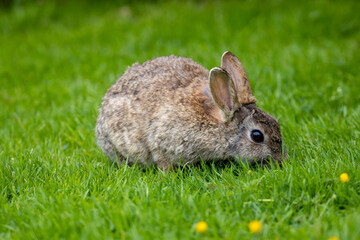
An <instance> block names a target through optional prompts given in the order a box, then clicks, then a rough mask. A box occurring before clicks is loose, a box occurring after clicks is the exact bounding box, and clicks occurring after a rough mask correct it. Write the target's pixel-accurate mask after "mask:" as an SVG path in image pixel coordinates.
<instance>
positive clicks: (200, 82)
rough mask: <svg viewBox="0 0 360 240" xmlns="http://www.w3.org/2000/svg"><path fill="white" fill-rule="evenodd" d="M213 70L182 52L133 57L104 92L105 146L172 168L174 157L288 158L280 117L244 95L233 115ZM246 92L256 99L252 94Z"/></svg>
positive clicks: (116, 154)
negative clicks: (218, 94)
mask: <svg viewBox="0 0 360 240" xmlns="http://www.w3.org/2000/svg"><path fill="white" fill-rule="evenodd" d="M235 64H236V63H235ZM218 71H219V70H218ZM220 71H224V70H221V69H220ZM224 73H225V74H227V72H226V71H225V72H224ZM210 74H211V73H209V71H208V70H206V69H205V68H203V67H202V66H200V65H199V64H197V63H195V62H194V61H193V60H191V59H188V58H183V57H176V56H168V57H159V58H156V59H153V60H150V61H147V62H145V63H144V64H142V65H140V64H137V63H136V64H134V65H133V66H132V67H130V68H129V69H128V70H127V71H126V72H125V73H124V74H123V76H121V78H120V79H119V80H118V81H117V82H116V83H115V84H114V85H112V86H111V87H110V89H109V90H108V91H107V93H106V94H105V97H104V99H103V103H102V106H101V109H100V113H99V117H98V119H97V124H96V137H97V141H98V144H99V146H100V147H101V148H102V150H103V151H104V152H105V153H106V154H108V155H109V156H110V158H111V159H112V160H113V161H118V162H120V163H121V162H124V160H125V159H128V162H129V163H135V162H139V163H140V164H142V165H144V166H146V165H153V164H155V165H157V166H158V167H161V168H163V169H165V170H167V169H168V167H169V165H170V164H172V165H178V164H180V163H181V164H185V163H193V162H196V161H199V160H200V159H203V160H210V159H228V158H231V157H233V156H234V155H239V156H240V157H241V158H242V159H245V158H248V159H249V160H250V161H253V160H254V159H255V160H259V159H265V158H268V157H270V156H272V157H274V158H276V160H277V161H279V162H281V134H280V128H279V124H278V122H277V121H276V120H275V119H274V118H273V117H271V116H269V115H267V114H266V113H264V112H262V111H261V110H260V109H259V108H257V107H256V105H255V104H244V103H242V104H241V103H240V102H238V101H237V98H236V99H235V100H232V101H233V102H232V104H233V105H234V106H236V109H233V114H232V116H230V115H228V114H225V112H226V111H227V110H226V109H220V108H219V107H218V106H217V105H218V104H215V102H214V98H213V94H214V90H213V89H212V88H211V86H209V76H210ZM232 74H234V73H232ZM231 78H234V77H231ZM233 80H234V79H233ZM246 80H247V79H246ZM230 83H231V84H232V86H235V85H236V84H238V83H236V82H234V83H232V82H230ZM230 83H229V84H230ZM231 84H230V85H229V86H231ZM221 86H222V85H221ZM248 86H250V84H248ZM233 88H234V87H233ZM234 91H235V89H234ZM237 93H238V94H239V92H238V91H237ZM247 95H248V96H247V97H246V98H247V99H251V96H252V93H251V94H250V93H247ZM239 99H241V98H239ZM220 100H221V99H220ZM252 127H257V128H260V129H261V130H262V131H263V132H264V133H265V135H266V137H265V140H266V141H265V142H264V144H258V143H254V142H252V141H251V140H250V139H249V138H248V136H247V134H248V131H250V130H251V129H252ZM279 141H280V142H279ZM278 153H280V155H279V154H278ZM200 157H201V158H200Z"/></svg>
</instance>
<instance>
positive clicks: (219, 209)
mask: <svg viewBox="0 0 360 240" xmlns="http://www.w3.org/2000/svg"><path fill="white" fill-rule="evenodd" d="M0 6H1V9H0V239H80V238H81V239H328V238H330V237H339V239H341V240H351V239H354V240H355V239H360V228H359V226H360V140H359V139H360V94H359V93H360V79H359V78H360V67H359V66H360V48H359V44H360V14H359V12H360V2H359V1H293V2H292V1H240V2H239V1H238V2H231V1H218V2H213V1H197V2H187V1H178V2H167V1H157V2H155V3H154V2H150V1H135V2H134V3H130V1H124V2H123V3H121V2H120V1H117V2H107V3H106V4H100V3H98V2H97V1H88V2H86V1H76V2H75V1H30V2H25V3H24V1H15V3H14V4H13V5H11V6H7V7H5V6H4V5H0ZM226 50H230V51H232V52H233V53H235V54H236V55H237V56H238V57H239V58H240V60H241V61H242V62H243V64H244V66H245V68H246V70H247V73H248V76H249V79H250V83H251V85H252V88H253V91H254V94H255V96H256V98H257V99H258V106H260V107H261V108H262V109H264V110H265V111H266V112H268V113H270V114H272V115H273V116H275V117H276V118H277V119H278V120H279V122H280V125H281V128H282V134H283V140H284V142H285V145H286V147H287V151H288V154H289V162H287V163H286V164H285V165H284V167H283V168H282V169H279V168H277V167H275V166H273V167H271V168H259V167H258V168H250V167H249V166H248V165H247V164H239V163H226V164H200V165H196V166H194V167H192V168H185V169H179V170H178V171H177V172H176V173H173V174H171V175H163V173H162V172H161V171H157V170H156V169H155V168H149V169H146V170H143V169H141V168H140V167H137V166H134V167H129V166H120V167H119V166H116V165H113V164H111V163H110V161H109V159H108V158H107V157H106V156H104V155H103V154H102V153H101V151H100V149H99V148H98V147H97V145H96V141H95V133H94V127H95V121H96V117H97V112H98V109H99V107H100V104H101V100H102V97H103V96H104V94H105V92H106V90H107V89H108V88H109V87H110V86H111V84H112V83H114V82H115V81H116V79H117V78H118V77H120V76H121V74H122V73H123V72H124V71H125V70H126V69H127V66H130V65H131V64H132V63H133V62H136V61H138V62H140V63H142V62H144V61H146V60H148V59H151V58H155V57H158V56H164V55H170V54H175V55H180V56H187V57H191V58H193V59H194V60H195V61H197V62H199V63H200V64H202V65H203V66H205V67H207V68H209V69H210V68H212V67H214V66H219V65H220V57H221V54H222V53H223V52H224V51H226ZM342 173H347V174H348V175H349V181H348V182H346V183H343V182H341V181H340V178H339V177H340V174H342ZM252 220H258V221H260V222H261V224H262V229H261V230H260V231H259V232H258V233H256V234H254V233H251V232H250V231H249V228H248V224H249V222H250V221H252ZM199 221H205V222H206V223H207V225H208V227H209V229H208V230H207V231H206V232H205V233H202V234H201V233H197V232H196V230H195V226H196V223H198V222H199Z"/></svg>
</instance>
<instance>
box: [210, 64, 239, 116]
mask: <svg viewBox="0 0 360 240" xmlns="http://www.w3.org/2000/svg"><path fill="white" fill-rule="evenodd" d="M209 80H210V92H211V95H212V98H213V100H214V102H215V103H216V105H217V106H218V107H219V108H220V109H221V111H223V112H224V114H225V117H226V118H227V119H229V118H231V117H232V116H233V114H234V112H235V111H236V109H237V108H238V106H239V103H238V100H237V96H236V91H235V86H234V82H233V80H232V79H231V77H230V76H229V74H228V73H227V72H226V71H224V70H223V69H221V68H218V67H215V68H213V69H211V71H210V75H209Z"/></svg>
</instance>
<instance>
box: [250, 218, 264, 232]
mask: <svg viewBox="0 0 360 240" xmlns="http://www.w3.org/2000/svg"><path fill="white" fill-rule="evenodd" d="M261 227H262V226H261V223H260V222H259V221H251V222H250V223H249V229H250V232H252V233H258V232H259V231H260V230H261Z"/></svg>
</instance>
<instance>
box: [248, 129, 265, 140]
mask: <svg viewBox="0 0 360 240" xmlns="http://www.w3.org/2000/svg"><path fill="white" fill-rule="evenodd" d="M250 136H251V139H252V140H253V141H254V142H256V143H262V142H263V141H264V135H263V134H262V132H260V130H257V129H255V130H252V131H251V133H250Z"/></svg>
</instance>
